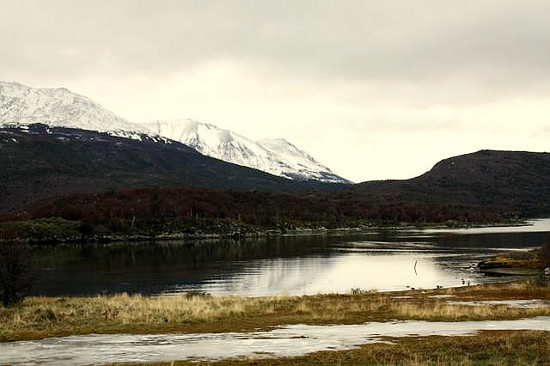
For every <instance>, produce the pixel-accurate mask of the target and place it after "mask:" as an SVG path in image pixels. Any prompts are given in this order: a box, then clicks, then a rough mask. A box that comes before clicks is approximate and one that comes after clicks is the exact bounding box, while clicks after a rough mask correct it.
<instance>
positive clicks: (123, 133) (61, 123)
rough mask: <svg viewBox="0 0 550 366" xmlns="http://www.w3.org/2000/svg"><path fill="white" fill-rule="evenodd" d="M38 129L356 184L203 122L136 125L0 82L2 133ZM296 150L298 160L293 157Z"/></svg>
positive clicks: (67, 95)
mask: <svg viewBox="0 0 550 366" xmlns="http://www.w3.org/2000/svg"><path fill="white" fill-rule="evenodd" d="M36 123H41V124H45V125H47V126H50V127H65V128H75V129H82V130H90V131H98V132H105V133H109V134H111V135H113V136H119V137H126V138H132V139H137V140H140V139H142V138H144V136H148V137H152V138H154V139H157V140H160V139H164V140H167V139H171V140H175V141H178V142H181V143H184V144H188V145H189V146H191V147H193V148H195V149H196V150H197V151H199V152H201V153H202V154H204V155H208V156H211V157H214V158H217V159H220V160H224V161H226V162H229V163H234V164H238V165H242V166H247V167H251V168H254V169H258V170H262V171H265V172H267V173H270V174H274V175H278V176H281V177H284V178H287V179H292V180H310V179H312V180H319V181H321V182H326V183H346V184H348V183H351V182H350V181H348V180H346V179H344V178H341V177H339V176H337V175H336V174H334V173H333V172H332V171H331V170H330V169H329V168H327V167H325V166H323V165H321V164H320V163H318V162H317V161H316V160H315V159H314V158H313V157H311V156H310V155H309V154H307V153H305V152H304V151H302V150H299V149H298V148H296V147H295V146H294V145H292V144H290V143H288V142H287V146H286V149H284V150H283V151H282V152H281V153H279V152H278V151H273V150H270V149H269V148H266V147H264V146H262V144H261V143H258V142H255V141H253V140H251V139H248V138H246V137H244V136H242V135H239V134H237V133H235V132H233V131H230V130H223V129H220V128H218V127H216V126H214V125H212V124H207V123H201V122H198V121H191V120H179V121H173V122H167V121H156V122H152V123H145V124H144V123H133V122H130V121H127V120H125V119H123V118H121V117H120V116H117V115H116V114H114V113H112V112H111V111H109V110H107V109H105V108H104V107H102V106H101V105H100V104H98V103H96V102H94V101H93V100H91V99H90V98H88V97H86V96H83V95H80V94H76V93H74V92H72V91H70V90H68V89H66V88H31V87H28V86H26V85H23V84H20V83H17V82H0V127H2V126H3V127H9V126H13V127H24V126H27V125H31V124H36ZM199 132H200V133H199ZM267 143H268V142H266V144H267ZM291 150H294V154H289V153H288V152H289V151H291Z"/></svg>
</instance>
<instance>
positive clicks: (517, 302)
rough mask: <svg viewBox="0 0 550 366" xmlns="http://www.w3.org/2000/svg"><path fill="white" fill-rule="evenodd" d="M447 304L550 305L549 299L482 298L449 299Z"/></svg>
mask: <svg viewBox="0 0 550 366" xmlns="http://www.w3.org/2000/svg"><path fill="white" fill-rule="evenodd" d="M446 304H447V305H466V306H483V305H507V306H510V307H512V308H539V307H544V306H550V301H549V300H480V301H447V302H446Z"/></svg>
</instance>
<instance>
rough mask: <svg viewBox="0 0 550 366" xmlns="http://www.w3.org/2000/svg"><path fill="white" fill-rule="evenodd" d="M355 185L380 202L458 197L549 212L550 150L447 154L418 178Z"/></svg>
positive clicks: (459, 200) (454, 199)
mask: <svg viewBox="0 0 550 366" xmlns="http://www.w3.org/2000/svg"><path fill="white" fill-rule="evenodd" d="M353 190H354V191H355V192H356V193H357V194H360V195H364V196H365V199H366V200H368V201H370V202H376V203H380V202H386V203H390V202H394V203H399V202H409V203H418V202H422V203H443V204H447V203H454V204H465V205H481V206H485V207H494V208H501V209H505V210H512V211H515V212H518V213H519V214H521V215H522V216H540V215H549V214H550V154H549V153H535V152H523V151H494V150H481V151H478V152H475V153H472V154H466V155H461V156H456V157H452V158H449V159H445V160H442V161H440V162H439V163H437V164H436V165H435V166H434V167H433V168H432V169H431V170H430V171H428V172H426V173H425V174H423V175H421V176H419V177H417V178H413V179H409V180H403V181H378V182H365V183H361V184H358V185H356V186H355V187H354V188H353Z"/></svg>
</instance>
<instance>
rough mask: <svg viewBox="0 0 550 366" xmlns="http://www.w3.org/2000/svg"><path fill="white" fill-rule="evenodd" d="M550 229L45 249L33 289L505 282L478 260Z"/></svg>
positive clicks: (531, 242)
mask: <svg viewBox="0 0 550 366" xmlns="http://www.w3.org/2000/svg"><path fill="white" fill-rule="evenodd" d="M549 237H550V219H545V220H538V221H536V222H534V225H533V226H527V227H512V228H485V229H470V230H423V231H418V230H416V231H380V232H372V233H368V234H361V235H329V236H304V237H282V238H268V239H254V240H252V239H250V240H241V241H231V240H212V241H198V242H194V243H184V242H164V243H131V244H114V245H108V246H92V245H82V246H77V247H74V246H72V247H68V246H67V247H64V246H57V247H41V248H37V249H36V252H37V255H38V258H39V263H40V265H41V266H42V267H43V268H44V271H43V275H42V279H41V281H40V282H39V283H37V284H36V285H35V286H34V288H33V293H34V294H47V295H87V294H98V293H117V292H129V293H135V292H140V293H144V294H161V293H181V292H187V291H191V290H199V291H207V292H209V293H211V294H213V295H226V294H239V295H247V296H260V295H268V294H297V295H301V294H316V293H327V292H348V291H350V289H352V288H361V289H364V290H369V289H377V290H404V289H406V288H407V287H414V288H435V287H436V286H437V285H441V286H445V287H449V286H461V285H462V284H463V283H465V284H467V283H468V282H469V283H471V284H477V283H483V282H491V281H496V280H502V279H503V278H502V277H500V278H495V277H490V276H486V275H484V274H482V273H481V272H479V271H478V270H477V268H476V264H477V262H479V261H480V260H481V259H482V258H484V257H485V256H487V255H489V254H492V253H494V252H495V251H499V250H525V249H526V248H531V247H536V246H540V245H541V244H543V243H544V242H545V241H546V240H548V239H549ZM415 264H416V266H415ZM505 279H512V278H511V277H507V278H505Z"/></svg>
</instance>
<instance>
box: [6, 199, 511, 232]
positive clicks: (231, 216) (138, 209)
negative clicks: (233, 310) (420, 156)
mask: <svg viewBox="0 0 550 366" xmlns="http://www.w3.org/2000/svg"><path fill="white" fill-rule="evenodd" d="M365 197H366V196H365ZM52 217H53V218H59V219H62V220H64V221H59V220H58V221H51V223H53V224H55V225H56V226H58V227H61V226H63V225H65V229H64V230H63V232H65V233H72V235H73V236H79V235H81V236H98V235H148V236H157V235H163V234H173V233H184V234H185V233H187V234H197V233H208V232H212V233H250V232H254V231H255V230H258V229H278V230H280V231H283V232H284V231H286V230H292V229H296V228H304V227H309V228H311V227H321V226H322V227H326V228H336V227H349V226H353V227H360V226H366V225H379V224H395V223H400V222H408V223H417V224H425V223H446V224H449V225H464V224H469V223H492V222H501V221H504V220H507V219H510V218H513V217H514V213H513V212H506V211H499V210H496V209H494V208H492V209H487V207H483V206H477V205H463V204H459V205H456V204H455V205H451V204H417V203H410V204H407V203H405V204H403V203H396V204H386V205H379V204H371V203H369V202H368V200H363V199H361V197H360V196H357V195H355V194H354V193H353V192H351V191H348V192H347V193H345V192H339V193H338V194H335V193H334V192H332V193H331V192H326V191H324V192H323V191H322V192H319V191H317V192H301V193H273V192H257V191H255V192H243V191H234V190H209V189H198V188H158V189H144V188H140V189H130V190H123V191H118V192H108V193H101V194H78V195H73V196H69V197H63V198H59V199H47V200H43V201H41V202H38V203H34V204H32V205H29V206H27V207H24V208H23V209H21V210H16V211H9V212H4V213H3V214H1V215H0V221H4V223H3V224H0V233H1V235H3V236H4V238H9V237H15V236H21V234H22V233H21V232H22V231H26V232H28V233H32V232H33V230H35V231H36V230H38V231H40V230H39V229H36V228H35V229H33V228H32V226H24V225H23V226H22V224H21V223H25V222H26V223H29V222H31V221H29V220H37V219H45V218H52ZM6 221H8V222H6ZM9 221H19V222H20V224H19V225H15V224H13V223H9ZM70 223H77V224H74V225H73V226H71V225H70ZM67 225H68V226H67ZM28 235H31V234H28ZM36 235H44V234H39V233H37V234H36ZM67 235H68V234H67ZM69 236H71V235H69Z"/></svg>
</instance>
